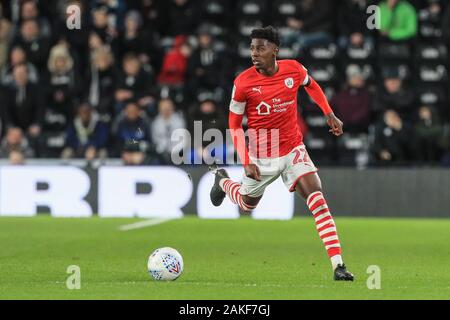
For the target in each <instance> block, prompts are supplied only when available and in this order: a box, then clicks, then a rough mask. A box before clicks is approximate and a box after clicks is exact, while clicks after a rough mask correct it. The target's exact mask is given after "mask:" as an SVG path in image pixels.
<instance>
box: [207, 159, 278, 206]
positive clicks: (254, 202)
mask: <svg viewBox="0 0 450 320" xmlns="http://www.w3.org/2000/svg"><path fill="white" fill-rule="evenodd" d="M211 171H212V172H213V173H214V174H215V176H216V178H215V182H214V185H213V187H212V189H211V194H210V197H211V202H212V203H213V205H214V206H216V207H218V206H220V205H221V204H222V202H223V200H224V199H225V197H226V196H228V198H229V199H230V200H231V202H233V203H235V204H237V205H238V206H239V207H240V208H241V210H242V211H244V212H250V211H252V210H253V209H255V208H256V207H257V206H258V203H259V202H260V200H261V199H262V195H263V194H264V190H265V188H266V186H267V185H269V184H270V183H271V182H272V181H274V179H276V178H277V177H276V176H275V177H272V176H263V177H262V179H261V180H262V181H256V180H253V179H250V178H247V177H245V176H244V177H243V179H242V184H241V183H237V182H234V181H233V180H231V179H230V178H229V176H228V173H227V172H226V171H225V170H224V169H217V168H211Z"/></svg>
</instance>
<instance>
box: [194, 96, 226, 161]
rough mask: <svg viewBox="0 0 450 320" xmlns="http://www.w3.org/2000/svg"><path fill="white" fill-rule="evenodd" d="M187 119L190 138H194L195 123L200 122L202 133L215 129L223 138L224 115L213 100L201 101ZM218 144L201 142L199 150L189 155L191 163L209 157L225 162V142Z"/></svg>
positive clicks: (216, 142) (215, 142) (224, 127)
mask: <svg viewBox="0 0 450 320" xmlns="http://www.w3.org/2000/svg"><path fill="white" fill-rule="evenodd" d="M189 119H190V121H189V124H190V125H189V131H190V132H191V136H194V129H195V127H194V125H195V122H196V121H200V122H201V126H202V129H203V133H205V132H206V131H207V130H209V129H216V130H220V131H221V133H222V136H224V137H225V135H224V133H225V129H226V128H227V125H228V123H227V120H226V118H225V115H224V114H223V113H222V111H221V110H220V109H219V108H218V107H217V104H216V102H215V101H214V100H211V99H206V100H204V101H201V102H200V103H199V104H198V105H196V106H194V107H193V108H192V109H191V110H190V113H189ZM218 142H220V141H214V144H213V145H210V144H211V141H203V144H202V146H201V148H200V149H193V150H192V155H191V161H192V163H199V159H205V160H206V159H211V157H213V158H216V159H221V161H225V158H224V156H225V155H226V147H225V141H222V144H220V143H218ZM196 159H197V160H196Z"/></svg>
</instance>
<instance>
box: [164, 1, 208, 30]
mask: <svg viewBox="0 0 450 320" xmlns="http://www.w3.org/2000/svg"><path fill="white" fill-rule="evenodd" d="M196 5H197V3H196V1H191V0H170V3H169V4H168V8H167V9H166V10H164V14H166V16H165V17H163V18H162V20H163V21H165V22H166V24H165V25H164V26H163V28H162V29H163V30H164V31H165V32H167V34H166V35H168V36H171V37H175V36H177V35H180V34H182V35H189V34H193V33H194V32H195V28H196V24H197V22H198V18H199V17H198V16H197V10H196Z"/></svg>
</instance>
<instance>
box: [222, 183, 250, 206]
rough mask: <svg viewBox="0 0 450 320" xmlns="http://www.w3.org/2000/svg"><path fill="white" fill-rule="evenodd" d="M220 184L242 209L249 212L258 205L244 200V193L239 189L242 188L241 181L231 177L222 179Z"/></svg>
mask: <svg viewBox="0 0 450 320" xmlns="http://www.w3.org/2000/svg"><path fill="white" fill-rule="evenodd" d="M219 185H220V187H221V188H222V190H223V191H224V192H225V193H226V194H227V196H228V197H229V198H230V200H231V201H232V202H233V203H235V204H237V205H238V206H239V207H240V208H241V209H242V210H244V211H246V212H249V211H252V210H253V209H255V208H256V206H250V205H248V204H246V203H245V202H244V200H243V199H242V195H241V194H240V193H239V189H241V185H240V184H239V183H236V182H233V181H232V180H230V179H222V180H221V181H220V183H219Z"/></svg>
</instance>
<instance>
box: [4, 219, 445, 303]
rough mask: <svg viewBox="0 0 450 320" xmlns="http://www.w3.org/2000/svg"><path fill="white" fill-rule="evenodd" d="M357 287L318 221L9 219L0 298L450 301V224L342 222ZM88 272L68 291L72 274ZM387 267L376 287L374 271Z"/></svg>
mask: <svg viewBox="0 0 450 320" xmlns="http://www.w3.org/2000/svg"><path fill="white" fill-rule="evenodd" d="M335 220H336V223H337V226H338V230H339V232H340V238H341V242H342V245H343V249H344V258H345V261H346V263H347V265H348V267H349V269H350V270H351V271H352V272H353V273H354V274H355V276H356V281H355V282H354V283H335V282H333V281H332V273H331V268H330V264H329V260H328V257H327V256H326V254H325V250H324V248H323V246H322V243H321V241H320V239H319V237H318V235H317V233H316V231H315V228H314V223H313V219H312V218H296V219H294V220H291V221H256V220H252V219H250V218H241V219H239V220H231V221H223V220H217V221H216V220H200V219H197V218H194V217H189V218H184V219H181V220H175V221H170V222H167V223H164V224H161V225H157V226H153V227H148V228H143V229H138V230H133V231H127V232H123V231H119V227H120V226H121V225H125V224H129V223H133V222H136V221H139V220H137V219H116V220H114V219H99V218H92V219H53V218H50V217H45V216H44V217H38V218H23V219H22V218H0V268H1V272H0V299H166V300H167V299H169V300H172V299H226V300H228V299H230V300H233V299H269V300H272V299H449V298H450V254H449V253H450V243H449V239H450V238H449V235H450V220H413V219H355V218H339V217H337V218H336V219H335ZM162 246H171V247H174V248H176V249H178V250H179V251H180V252H181V254H182V255H183V258H184V262H185V271H184V273H183V275H182V276H181V277H180V279H178V280H177V281H175V282H170V283H161V282H155V281H153V280H152V279H151V278H150V276H149V275H148V274H147V269H146V267H147V258H148V256H149V255H150V253H151V252H152V251H153V250H154V249H156V248H158V247H162ZM70 265H78V266H79V267H80V268H81V289H80V290H68V289H67V288H66V279H67V277H68V276H69V274H67V273H66V270H67V267H68V266H70ZM370 265H378V266H379V267H380V268H381V290H369V289H368V288H367V285H366V281H367V278H368V277H369V274H367V273H366V271H367V267H368V266H370Z"/></svg>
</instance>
